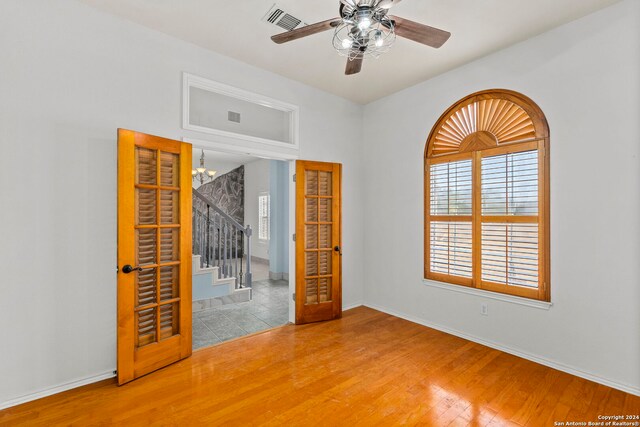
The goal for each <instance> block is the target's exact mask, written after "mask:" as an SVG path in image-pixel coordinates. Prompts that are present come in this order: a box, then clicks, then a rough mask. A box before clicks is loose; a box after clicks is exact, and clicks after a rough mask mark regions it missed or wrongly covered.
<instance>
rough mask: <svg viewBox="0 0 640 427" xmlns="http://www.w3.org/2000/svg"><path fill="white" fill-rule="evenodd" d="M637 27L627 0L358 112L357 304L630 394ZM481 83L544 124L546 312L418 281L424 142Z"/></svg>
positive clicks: (638, 359) (639, 212)
mask: <svg viewBox="0 0 640 427" xmlns="http://www.w3.org/2000/svg"><path fill="white" fill-rule="evenodd" d="M639 22H640V2H637V1H636V0H626V1H623V2H621V3H619V4H617V5H614V6H612V7H610V8H607V9H604V10H602V11H600V12H597V13H595V14H593V15H590V16H587V17H585V18H583V19H581V20H579V21H575V22H572V23H569V24H567V25H564V26H562V27H560V28H557V29H555V30H553V31H551V32H548V33H546V34H543V35H540V36H538V37H536V38H534V39H530V40H528V41H526V42H523V43H521V44H518V45H516V46H514V47H511V48H509V49H506V50H504V51H501V52H498V53H496V54H493V55H491V56H489V57H486V58H483V59H480V60H478V61H476V62H473V63H471V64H468V65H466V66H463V67H461V68H459V69H456V70H454V71H452V72H449V73H447V74H444V75H442V76H439V77H437V78H434V79H432V80H429V81H426V82H424V83H422V84H419V85H417V86H415V87H412V88H409V89H406V90H404V91H402V92H399V93H397V94H394V95H392V96H390V97H387V98H385V99H382V100H380V101H377V102H375V103H372V104H369V105H367V106H366V107H365V115H364V135H363V136H364V141H365V144H364V146H363V149H364V165H365V182H366V185H365V187H364V189H365V211H366V212H367V214H366V215H365V216H364V220H365V226H366V230H371V232H368V233H367V234H366V240H365V257H364V259H365V260H366V268H365V283H366V285H365V302H366V304H368V305H371V306H375V307H381V308H383V309H385V310H387V311H390V312H395V313H398V314H402V315H404V316H405V317H409V318H412V319H415V320H418V321H420V322H422V323H425V324H431V325H437V326H438V327H440V328H443V329H447V330H452V331H457V332H458V333H461V334H465V335H467V336H471V337H474V338H475V339H479V340H484V341H485V342H490V343H492V344H494V345H499V346H501V347H503V348H510V349H511V350H512V351H515V352H520V353H522V354H527V355H529V356H533V357H539V358H540V360H546V361H547V362H550V363H551V364H553V363H555V364H556V366H560V367H562V368H563V369H568V370H573V371H574V372H578V373H581V374H582V375H587V376H591V377H592V378H595V379H598V380H599V381H602V382H608V383H610V384H613V385H615V386H618V387H624V388H625V389H627V390H630V391H634V392H635V393H640V310H639V301H640V284H639V279H638V278H639V277H640V219H639V218H640V191H638V184H639V183H640V161H639V159H638V155H639V154H640V143H639V140H640V101H639V95H640V85H639V82H640V79H639V75H640V30H639V28H640V26H638V23H639ZM489 88H507V89H513V90H516V91H519V92H522V93H524V94H525V95H527V96H529V97H531V98H532V99H533V100H534V101H535V102H537V103H538V104H539V105H540V107H541V108H542V110H543V111H544V112H545V114H546V116H547V118H548V120H549V125H550V128H551V262H552V264H551V270H552V271H551V283H552V285H551V286H552V301H553V307H552V308H551V309H550V310H549V311H545V310H539V309H534V308H531V307H525V306H521V305H514V304H512V303H506V302H501V301H495V300H487V299H485V298H483V297H477V296H472V295H465V294H460V293H456V292H452V291H449V290H443V289H437V288H433V287H428V286H426V285H424V284H423V282H422V269H423V258H422V257H423V238H422V233H423V224H424V221H423V185H422V179H423V172H422V171H423V150H424V144H425V141H426V139H427V137H428V134H429V132H430V130H431V127H432V126H433V125H434V123H435V122H436V120H437V119H438V117H439V116H440V115H441V114H442V113H443V112H444V111H445V110H446V109H447V108H448V107H449V106H450V105H451V104H453V103H454V102H456V101H457V100H458V99H460V98H462V97H464V96H465V95H468V94H469V93H472V92H475V91H478V90H482V89H489ZM391 153H393V155H390V154H391ZM374 230H375V231H374ZM481 302H487V303H488V304H489V316H488V317H484V316H480V304H481Z"/></svg>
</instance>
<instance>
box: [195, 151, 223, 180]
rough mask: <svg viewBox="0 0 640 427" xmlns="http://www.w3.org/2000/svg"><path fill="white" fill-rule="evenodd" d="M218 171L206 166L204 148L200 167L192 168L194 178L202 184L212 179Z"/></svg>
mask: <svg viewBox="0 0 640 427" xmlns="http://www.w3.org/2000/svg"><path fill="white" fill-rule="evenodd" d="M216 172H217V171H214V170H209V169H207V168H206V167H205V166H204V150H202V155H201V156H200V167H199V168H195V169H192V170H191V175H192V177H193V178H192V179H194V180H196V181H200V185H202V184H204V183H205V182H208V181H212V180H213V176H214V175H215V174H216Z"/></svg>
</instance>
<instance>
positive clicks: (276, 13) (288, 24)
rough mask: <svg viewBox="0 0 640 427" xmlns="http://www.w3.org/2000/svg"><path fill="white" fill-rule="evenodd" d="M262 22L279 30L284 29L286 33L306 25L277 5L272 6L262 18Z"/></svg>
mask: <svg viewBox="0 0 640 427" xmlns="http://www.w3.org/2000/svg"><path fill="white" fill-rule="evenodd" d="M262 20H263V21H264V22H268V23H270V24H273V25H277V26H278V27H280V28H284V29H285V30H287V31H291V30H295V29H296V28H298V27H300V26H303V25H306V24H304V23H303V22H302V20H301V19H298V18H296V17H295V16H293V15H291V14H289V13H287V12H285V11H284V10H283V9H282V8H280V7H279V6H278V5H276V4H274V5H273V6H272V7H271V9H269V11H268V12H267V14H266V15H265V16H264V18H262Z"/></svg>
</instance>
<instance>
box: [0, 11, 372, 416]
mask: <svg viewBox="0 0 640 427" xmlns="http://www.w3.org/2000/svg"><path fill="white" fill-rule="evenodd" d="M0 52H2V59H1V60H0V144H1V146H0V148H1V150H0V153H1V154H0V195H2V202H1V203H2V208H1V209H0V241H1V242H2V243H1V244H0V271H2V278H1V279H0V281H1V282H0V324H2V325H4V327H3V328H0V342H2V343H3V344H2V348H1V349H0V362H1V363H0V378H2V380H1V381H0V406H3V405H6V404H9V403H10V401H11V400H12V399H16V398H19V397H20V396H23V395H27V394H30V393H35V392H39V391H44V390H47V389H49V388H52V387H57V386H64V385H65V384H69V383H71V382H73V381H84V380H86V379H87V378H99V376H100V375H108V374H110V373H111V372H112V371H113V369H115V366H116V249H117V247H116V129H117V128H118V127H122V128H129V129H135V130H138V131H141V132H147V133H152V134H157V135H161V136H164V137H168V138H175V139H180V138H182V137H183V136H192V137H193V136H195V134H194V133H193V132H191V133H187V132H183V131H182V130H181V129H180V125H181V103H182V98H181V90H182V89H181V88H182V81H181V77H182V75H181V73H182V72H183V71H187V72H190V73H193V74H196V75H200V76H203V77H207V78H210V79H213V80H217V81H220V82H223V83H226V84H229V85H233V86H236V87H240V88H243V89H245V90H249V91H253V92H257V93H261V94H264V95H267V96H270V97H273V98H278V99H281V100H283V101H285V102H288V103H292V104H297V105H299V106H300V117H301V118H300V144H301V145H300V154H301V157H303V158H306V159H316V160H323V161H332V162H342V163H343V164H344V177H343V178H344V182H343V185H344V204H343V206H344V207H343V209H344V210H343V212H344V236H343V239H344V246H345V255H344V294H343V295H344V304H345V305H354V304H357V303H359V302H361V300H362V276H363V271H362V268H363V265H364V259H363V257H362V252H363V240H364V235H363V228H362V224H361V218H362V217H363V214H364V211H363V208H362V207H363V195H362V193H361V191H360V189H361V188H362V180H361V178H362V169H361V168H362V164H361V159H360V157H361V148H360V141H361V139H362V138H361V132H362V126H361V119H362V109H361V107H360V106H358V105H355V104H353V103H351V102H348V101H345V100H344V99H341V98H338V97H336V96H333V95H329V94H326V93H324V92H321V91H319V90H316V89H313V88H310V87H308V86H305V85H302V84H300V83H297V82H294V81H291V80H288V79H285V78H282V77H279V76H276V75H274V74H271V73H269V72H266V71H262V70H259V69H257V68H254V67H251V66H248V65H246V64H243V63H240V62H238V61H235V60H231V59H228V58H225V57H222V56H220V55H217V54H214V53H211V52H209V51H206V50H204V49H201V48H198V47H196V46H194V45H190V44H188V43H184V42H181V41H179V40H177V39H174V38H171V37H169V36H167V35H164V34H161V33H158V32H155V31H152V30H149V29H145V28H143V27H140V26H138V25H136V24H133V23H130V22H128V21H124V20H121V19H119V18H115V17H112V16H110V15H107V14H105V13H103V12H100V11H97V10H94V9H92V8H89V7H87V6H85V5H83V4H80V3H78V2H75V1H73V0H57V1H55V2H50V1H41V0H40V1H39V0H3V1H2V13H0ZM200 138H202V139H207V137H206V136H200Z"/></svg>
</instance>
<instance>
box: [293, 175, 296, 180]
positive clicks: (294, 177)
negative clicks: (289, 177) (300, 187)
mask: <svg viewBox="0 0 640 427" xmlns="http://www.w3.org/2000/svg"><path fill="white" fill-rule="evenodd" d="M293 182H296V174H295V173H294V174H293Z"/></svg>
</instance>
